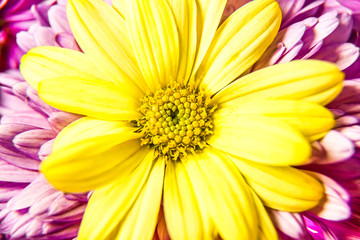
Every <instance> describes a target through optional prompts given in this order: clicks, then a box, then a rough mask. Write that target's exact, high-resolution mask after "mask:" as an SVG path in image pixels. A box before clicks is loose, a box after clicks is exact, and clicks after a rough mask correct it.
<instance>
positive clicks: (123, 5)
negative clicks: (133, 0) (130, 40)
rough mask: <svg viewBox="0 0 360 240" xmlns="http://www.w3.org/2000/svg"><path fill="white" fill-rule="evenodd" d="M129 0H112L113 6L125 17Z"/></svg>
mask: <svg viewBox="0 0 360 240" xmlns="http://www.w3.org/2000/svg"><path fill="white" fill-rule="evenodd" d="M128 2H129V1H128V0H112V1H111V3H112V7H113V8H114V9H115V10H116V11H117V12H118V14H119V15H120V16H121V17H122V18H123V19H125V15H126V9H127V4H128Z"/></svg>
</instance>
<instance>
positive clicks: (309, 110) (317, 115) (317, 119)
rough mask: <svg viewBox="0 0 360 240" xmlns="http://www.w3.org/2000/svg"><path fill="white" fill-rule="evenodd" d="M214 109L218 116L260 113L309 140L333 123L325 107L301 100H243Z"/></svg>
mask: <svg viewBox="0 0 360 240" xmlns="http://www.w3.org/2000/svg"><path fill="white" fill-rule="evenodd" d="M231 103H232V102H231V101H230V102H229V104H228V106H227V107H224V108H221V109H219V110H218V111H216V116H217V117H218V118H222V116H223V117H226V116H234V115H236V116H241V115H243V116H244V115H246V116H248V115H262V116H267V117H271V118H274V119H276V120H280V121H282V122H284V123H287V124H289V125H290V126H291V127H293V128H295V129H297V130H299V131H300V132H301V133H302V134H303V135H304V136H306V137H308V138H309V140H311V141H314V140H317V139H319V138H321V137H323V136H324V135H325V134H326V133H327V132H328V131H329V130H330V129H331V128H332V127H333V126H334V125H335V120H334V117H333V115H332V113H331V112H330V111H329V110H327V109H326V108H324V107H322V106H320V105H317V104H313V103H308V102H303V101H290V100H264V101H254V102H244V103H239V104H235V105H232V104H231Z"/></svg>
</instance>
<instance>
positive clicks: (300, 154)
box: [207, 112, 311, 166]
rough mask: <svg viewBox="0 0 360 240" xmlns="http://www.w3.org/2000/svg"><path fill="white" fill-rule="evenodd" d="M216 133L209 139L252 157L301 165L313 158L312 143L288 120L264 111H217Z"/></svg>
mask: <svg viewBox="0 0 360 240" xmlns="http://www.w3.org/2000/svg"><path fill="white" fill-rule="evenodd" d="M213 117H214V122H213V123H214V134H213V135H211V136H210V137H209V139H208V140H207V142H208V143H209V144H210V145H211V146H213V147H215V148H217V149H220V150H222V151H225V152H227V153H230V154H233V155H235V156H239V157H242V158H246V159H249V160H251V161H255V162H259V163H263V164H269V165H276V166H288V165H301V164H305V163H307V162H308V161H309V157H310V154H311V147H310V144H309V143H308V142H307V140H306V139H305V138H304V137H303V135H302V134H301V133H300V132H299V131H297V130H295V129H293V128H292V127H290V126H289V125H288V124H286V123H283V122H281V121H278V120H276V119H272V118H270V117H264V116H261V115H245V116H243V115H222V114H221V113H220V114H217V112H215V113H214V116H213Z"/></svg>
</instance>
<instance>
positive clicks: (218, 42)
mask: <svg viewBox="0 0 360 240" xmlns="http://www.w3.org/2000/svg"><path fill="white" fill-rule="evenodd" d="M260 22H261V24H260ZM280 23H281V10H280V8H279V5H278V4H277V2H276V1H274V0H265V1H264V0H263V1H253V2H251V3H249V4H246V5H245V6H244V7H242V8H240V9H239V10H238V11H236V12H235V13H233V14H232V15H231V16H230V17H229V18H228V19H227V20H226V21H225V22H224V23H223V24H222V25H221V26H220V28H219V29H218V30H217V31H216V34H215V36H214V39H213V40H212V42H211V45H210V47H209V51H208V52H207V54H206V55H205V57H204V59H203V62H202V64H201V65H200V67H199V69H198V72H197V74H196V81H201V86H200V87H201V88H203V89H205V91H206V92H208V93H209V94H210V95H212V94H214V93H216V92H218V91H219V90H220V89H222V88H223V87H225V86H226V85H227V84H229V83H230V82H231V81H233V80H234V79H235V78H237V77H239V76H240V75H241V74H242V73H243V72H245V70H247V69H248V68H249V67H251V66H252V65H253V64H254V63H255V62H256V61H257V60H258V59H259V58H260V56H261V55H262V54H263V53H264V52H265V50H266V48H267V47H268V46H269V45H270V43H271V42H272V40H273V39H274V38H275V36H276V33H277V31H278V29H279V27H280Z"/></svg>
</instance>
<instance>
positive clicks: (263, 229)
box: [250, 190, 279, 240]
mask: <svg viewBox="0 0 360 240" xmlns="http://www.w3.org/2000/svg"><path fill="white" fill-rule="evenodd" d="M250 191H251V193H252V197H253V198H254V203H255V205H256V209H257V211H258V214H259V235H260V236H259V239H260V240H270V239H271V240H277V239H279V238H278V235H277V232H276V229H275V226H274V224H273V222H272V220H271V218H270V216H269V214H268V212H267V211H266V209H265V207H264V204H263V202H262V201H261V200H260V198H259V197H258V196H257V195H256V193H255V192H254V191H253V190H250Z"/></svg>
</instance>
